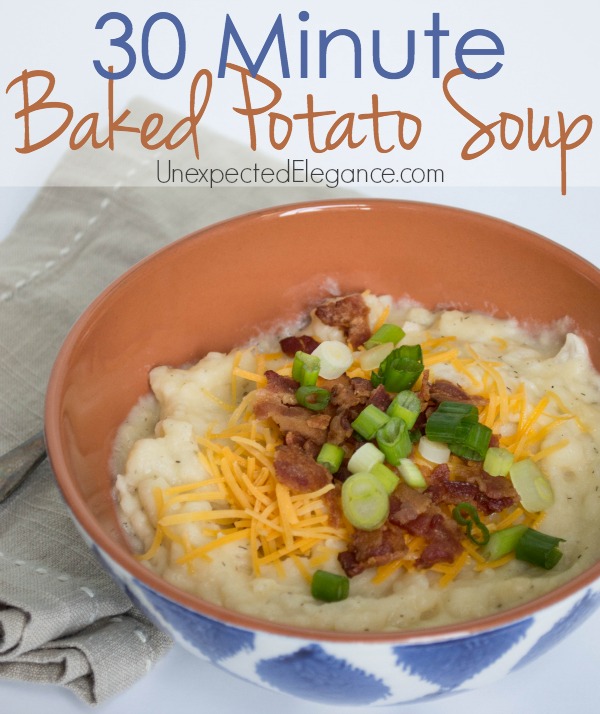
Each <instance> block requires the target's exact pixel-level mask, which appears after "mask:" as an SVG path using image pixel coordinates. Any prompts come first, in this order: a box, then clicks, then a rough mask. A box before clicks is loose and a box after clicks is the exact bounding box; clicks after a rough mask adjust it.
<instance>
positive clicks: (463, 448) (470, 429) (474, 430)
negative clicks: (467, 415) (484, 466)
mask: <svg viewBox="0 0 600 714" xmlns="http://www.w3.org/2000/svg"><path fill="white" fill-rule="evenodd" d="M491 438H492V430H491V429H490V428H489V426H485V424H480V423H479V422H477V423H476V424H462V425H461V426H460V427H459V428H458V429H457V432H456V436H455V441H454V442H452V443H451V444H450V451H451V452H452V453H453V454H456V455H457V456H462V458H463V459H469V460H471V461H483V459H484V457H485V454H486V452H487V450H488V447H489V444H490V439H491Z"/></svg>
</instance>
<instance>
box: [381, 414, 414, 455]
mask: <svg viewBox="0 0 600 714" xmlns="http://www.w3.org/2000/svg"><path fill="white" fill-rule="evenodd" d="M375 437H376V439H377V445H378V446H379V448H380V449H381V450H382V451H383V453H384V454H385V459H386V461H387V462H388V463H390V464H392V466H397V465H398V463H399V462H400V459H404V458H406V457H407V456H408V455H409V454H410V452H411V450H412V443H411V440H410V436H409V435H408V429H407V427H406V424H405V422H404V421H403V420H402V419H399V418H398V417H393V418H392V419H390V420H389V421H388V422H386V423H385V424H384V425H383V426H382V427H381V428H380V429H378V430H377V434H376V435H375Z"/></svg>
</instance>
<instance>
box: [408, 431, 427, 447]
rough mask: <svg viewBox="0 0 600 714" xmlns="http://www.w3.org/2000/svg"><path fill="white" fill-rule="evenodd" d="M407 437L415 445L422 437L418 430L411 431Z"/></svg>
mask: <svg viewBox="0 0 600 714" xmlns="http://www.w3.org/2000/svg"><path fill="white" fill-rule="evenodd" d="M408 435H409V436H410V440H411V441H412V443H413V444H417V443H418V441H419V439H420V438H421V437H422V436H423V432H422V431H421V430H420V429H411V430H410V431H409V432H408Z"/></svg>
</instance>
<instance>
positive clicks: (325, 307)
mask: <svg viewBox="0 0 600 714" xmlns="http://www.w3.org/2000/svg"><path fill="white" fill-rule="evenodd" d="M315 314H316V316H317V317H318V318H319V320H321V321H322V322H324V323H325V324H326V325H331V326H332V327H339V328H341V329H342V330H343V331H344V334H345V335H346V337H347V339H348V342H350V344H351V345H352V346H353V347H359V346H360V345H362V344H363V342H366V341H367V340H368V339H369V337H370V336H371V328H370V327H369V308H368V307H367V304H366V302H365V301H364V298H363V296H362V295H360V294H359V293H355V294H353V295H346V297H341V298H334V299H332V300H327V302H324V303H323V304H322V305H319V307H317V309H316V310H315Z"/></svg>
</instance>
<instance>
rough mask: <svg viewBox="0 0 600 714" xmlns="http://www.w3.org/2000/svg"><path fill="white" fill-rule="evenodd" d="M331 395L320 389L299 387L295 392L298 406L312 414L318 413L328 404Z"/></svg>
mask: <svg viewBox="0 0 600 714" xmlns="http://www.w3.org/2000/svg"><path fill="white" fill-rule="evenodd" d="M330 397H331V394H330V393H329V392H328V391H327V390H326V389H322V388H321V387H299V388H298V389H297V390H296V400H297V402H298V404H300V406H302V407H306V408H307V409H311V410H312V411H314V412H320V411H321V410H322V409H325V407H326V406H327V405H328V404H329V398H330Z"/></svg>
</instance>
